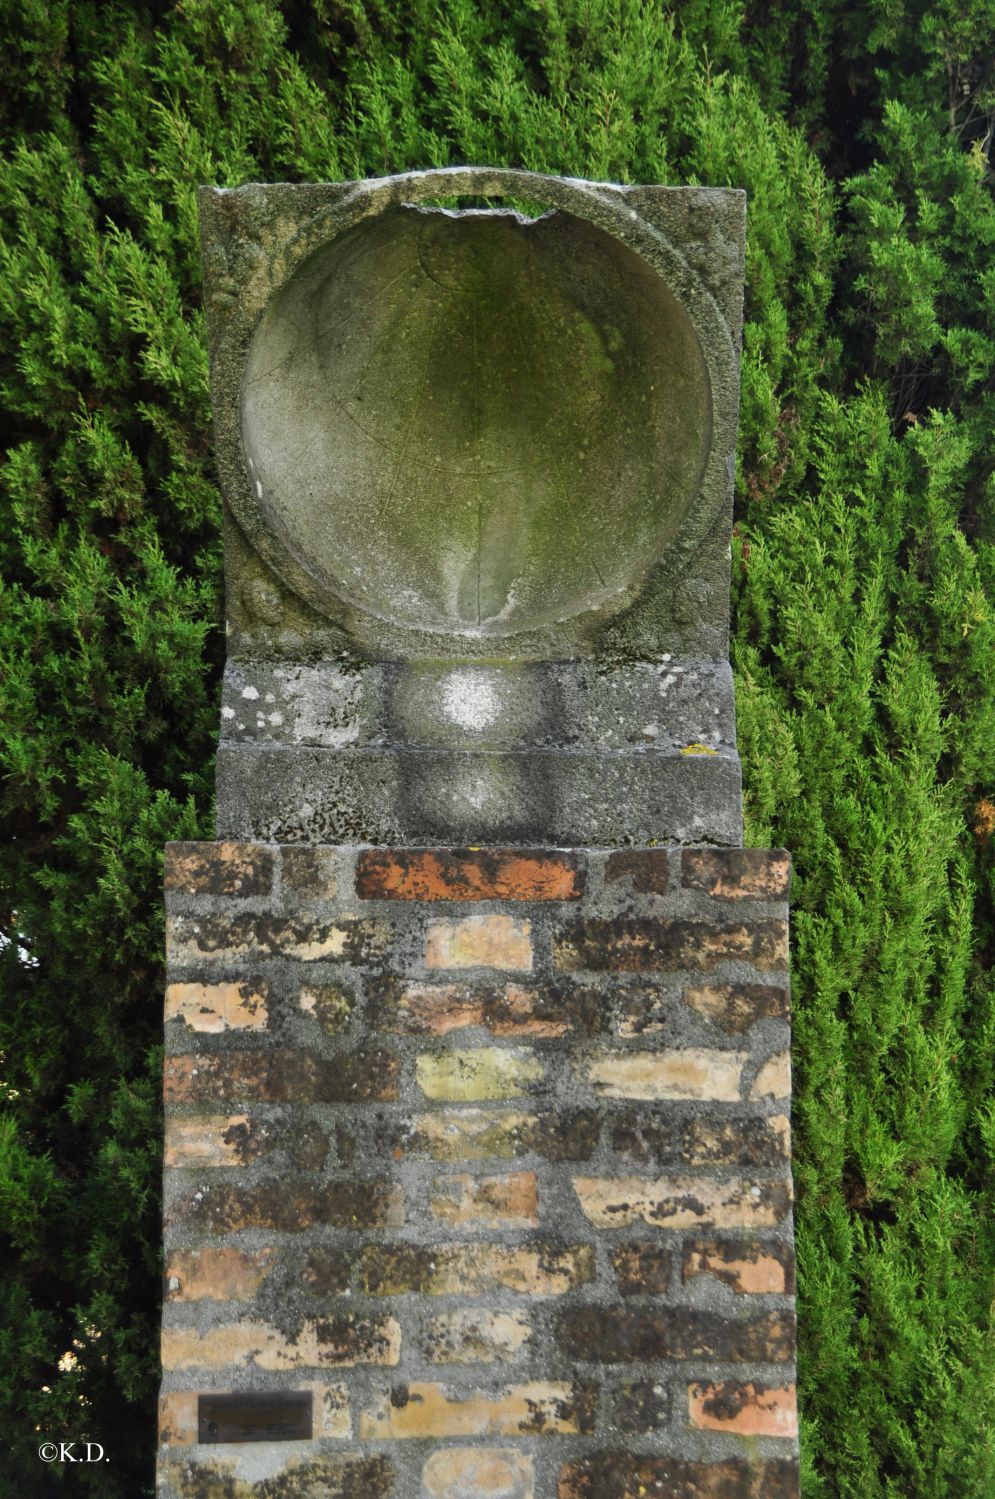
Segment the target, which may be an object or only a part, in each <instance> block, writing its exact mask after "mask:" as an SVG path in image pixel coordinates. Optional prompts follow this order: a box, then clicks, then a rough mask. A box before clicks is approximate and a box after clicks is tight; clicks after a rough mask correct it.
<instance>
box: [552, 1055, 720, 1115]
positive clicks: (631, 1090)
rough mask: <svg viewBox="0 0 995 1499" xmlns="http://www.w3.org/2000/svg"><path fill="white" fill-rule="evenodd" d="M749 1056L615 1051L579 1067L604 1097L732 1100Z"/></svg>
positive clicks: (650, 1099)
mask: <svg viewBox="0 0 995 1499" xmlns="http://www.w3.org/2000/svg"><path fill="white" fill-rule="evenodd" d="M748 1058H749V1052H746V1051H716V1050H711V1049H709V1048H705V1047H699V1046H688V1047H684V1048H682V1049H680V1050H675V1051H618V1052H605V1053H603V1054H602V1055H601V1056H599V1057H595V1058H594V1059H593V1060H587V1061H585V1062H584V1063H582V1064H581V1070H582V1073H583V1075H584V1076H585V1077H586V1078H587V1080H588V1082H589V1083H590V1084H591V1086H592V1087H593V1088H594V1089H595V1090H596V1092H598V1093H599V1094H601V1095H602V1097H605V1098H639V1099H643V1100H646V1101H652V1100H662V1099H668V1098H672V1099H677V1098H707V1099H710V1100H715V1101H717V1102H720V1103H735V1102H737V1101H738V1099H739V1087H740V1078H741V1076H742V1072H743V1067H744V1066H745V1064H746V1062H747V1060H748Z"/></svg>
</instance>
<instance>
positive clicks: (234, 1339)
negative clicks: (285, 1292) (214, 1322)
mask: <svg viewBox="0 0 995 1499" xmlns="http://www.w3.org/2000/svg"><path fill="white" fill-rule="evenodd" d="M400 1351H401V1329H400V1327H399V1326H398V1323H397V1322H396V1321H395V1319H394V1318H393V1317H380V1318H363V1317H354V1316H350V1315H345V1316H335V1317H327V1318H322V1319H320V1320H318V1321H314V1320H312V1321H308V1322H305V1323H304V1324H303V1326H302V1328H301V1332H300V1336H299V1337H298V1338H297V1339H295V1340H294V1341H291V1340H290V1339H288V1338H287V1337H285V1335H284V1334H283V1333H282V1332H281V1331H280V1330H279V1328H277V1327H272V1326H270V1325H269V1324H268V1323H266V1322H234V1323H229V1324H228V1325H227V1326H220V1327H212V1328H209V1329H208V1330H207V1331H206V1332H204V1333H200V1332H198V1330H197V1329H196V1328H193V1327H164V1328H163V1329H162V1367H163V1368H164V1369H223V1368H225V1367H227V1366H229V1365H230V1366H232V1367H233V1368H248V1367H252V1366H254V1367H255V1368H257V1369H315V1368H317V1369H320V1368H323V1367H326V1366H329V1365H335V1366H336V1367H338V1368H352V1367H354V1366H355V1365H356V1364H387V1365H392V1364H396V1363H397V1362H398V1361H399V1359H400Z"/></svg>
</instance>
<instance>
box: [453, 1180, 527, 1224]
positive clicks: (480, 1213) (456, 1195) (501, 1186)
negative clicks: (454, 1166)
mask: <svg viewBox="0 0 995 1499" xmlns="http://www.w3.org/2000/svg"><path fill="white" fill-rule="evenodd" d="M431 1210H432V1214H433V1216H434V1217H436V1218H438V1219H439V1220H440V1222H442V1223H479V1224H486V1225H493V1226H496V1227H502V1228H531V1227H534V1226H535V1225H536V1224H537V1223H538V1221H539V1196H538V1183H537V1180H536V1174H535V1172H534V1171H517V1172H515V1173H513V1174H512V1175H511V1176H470V1175H469V1173H467V1172H460V1173H458V1174H455V1175H453V1176H437V1177H436V1178H435V1184H434V1187H433V1189H432V1199H431Z"/></svg>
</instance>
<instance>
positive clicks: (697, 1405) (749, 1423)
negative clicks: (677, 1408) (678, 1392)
mask: <svg viewBox="0 0 995 1499" xmlns="http://www.w3.org/2000/svg"><path fill="white" fill-rule="evenodd" d="M688 1420H689V1421H690V1423H691V1425H692V1426H696V1427H698V1429H699V1430H701V1431H731V1432H735V1434H736V1435H737V1436H741V1437H787V1438H794V1437H796V1436H797V1435H798V1409H797V1404H796V1400H795V1387H794V1385H784V1386H782V1387H779V1388H776V1389H771V1388H768V1387H767V1386H766V1385H761V1384H736V1383H735V1382H734V1381H732V1380H726V1381H725V1382H724V1383H722V1384H702V1383H697V1384H692V1385H689V1386H688Z"/></svg>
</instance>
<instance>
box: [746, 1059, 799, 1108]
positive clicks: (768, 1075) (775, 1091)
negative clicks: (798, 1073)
mask: <svg viewBox="0 0 995 1499" xmlns="http://www.w3.org/2000/svg"><path fill="white" fill-rule="evenodd" d="M750 1097H751V1098H790V1097H791V1053H790V1052H789V1051H779V1052H778V1053H777V1054H776V1056H773V1057H771V1058H770V1059H769V1060H768V1061H766V1062H765V1063H764V1064H763V1066H762V1067H761V1069H760V1071H759V1072H758V1073H757V1080H756V1082H755V1083H754V1084H753V1087H752V1088H751V1089H750Z"/></svg>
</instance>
